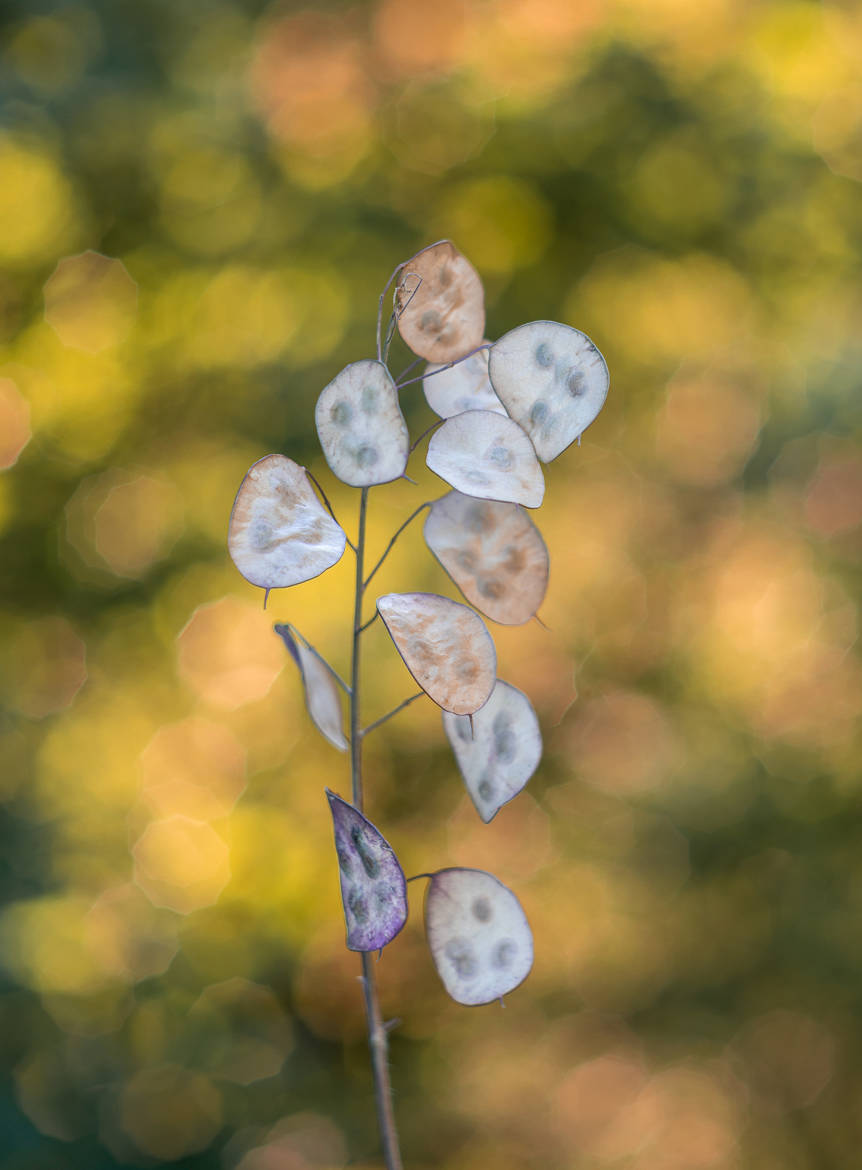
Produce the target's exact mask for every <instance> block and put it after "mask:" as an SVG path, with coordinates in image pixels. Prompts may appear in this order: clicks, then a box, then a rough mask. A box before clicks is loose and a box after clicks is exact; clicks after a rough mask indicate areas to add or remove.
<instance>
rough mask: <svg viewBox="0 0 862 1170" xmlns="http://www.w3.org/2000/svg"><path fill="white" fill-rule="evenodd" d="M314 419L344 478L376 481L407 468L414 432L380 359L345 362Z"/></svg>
mask: <svg viewBox="0 0 862 1170" xmlns="http://www.w3.org/2000/svg"><path fill="white" fill-rule="evenodd" d="M314 421H315V424H316V426H317V434H318V437H319V439H320V445H321V447H322V448H323V454H324V455H325V456H326V462H327V463H328V464H329V466H330V469H331V470H332V473H333V475H336V476H337V477H338V478H339V479H340V480H341V481H342V483H346V484H350V486H351V487H372V486H373V485H374V484H380V483H389V482H390V481H391V480H393V479H398V478H399V477H400V476H402V475H403V474H404V469H405V467H406V466H407V456H408V455H409V454H410V435H409V433H408V431H407V423H406V422H405V421H404V415H403V414H402V413H401V406H400V404H399V402H398V390H397V388H396V386H395V382H394V381H393V379H392V375H391V374H390V373H389V371H388V370H387V368H386V366H384V365H383V363H382V362H378V361H373V360H371V359H368V360H364V361H361V362H353V363H351V365H349V366H345V368H344V369H343V370H342V371H341V373H340V374H338V375H337V376H336V377H335V378H333V380H332V381H331V382H330V383H329V385H328V386H326V387H325V388H324V389H323V390H322V391H321V394H320V397H319V398H318V400H317V406H316V407H315V411H314Z"/></svg>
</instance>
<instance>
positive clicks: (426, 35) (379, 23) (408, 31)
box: [374, 0, 466, 76]
mask: <svg viewBox="0 0 862 1170" xmlns="http://www.w3.org/2000/svg"><path fill="white" fill-rule="evenodd" d="M465 30H466V5H465V3H464V0H438V2H436V3H434V4H423V5H417V4H414V3H413V2H412V0H380V3H378V6H377V10H376V12H375V16H374V36H375V41H376V44H377V48H378V50H379V52H380V54H381V56H382V58H383V60H384V61H385V63H386V64H387V65H388V66H389V68H390V69H391V70H392V71H393V73H396V74H405V75H409V76H415V74H417V73H422V72H427V73H443V72H446V71H448V70H449V69H451V68H452V66H453V65H455V64H457V62H458V60H459V59H460V57H461V56H462V54H463V49H464V35H465Z"/></svg>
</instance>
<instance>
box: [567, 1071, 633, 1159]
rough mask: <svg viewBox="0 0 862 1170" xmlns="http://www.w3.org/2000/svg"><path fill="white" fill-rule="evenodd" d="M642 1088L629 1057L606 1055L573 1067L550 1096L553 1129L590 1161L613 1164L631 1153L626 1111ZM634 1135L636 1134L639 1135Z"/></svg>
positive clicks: (630, 1136)
mask: <svg viewBox="0 0 862 1170" xmlns="http://www.w3.org/2000/svg"><path fill="white" fill-rule="evenodd" d="M646 1083H647V1072H646V1070H645V1068H644V1066H643V1063H642V1062H641V1061H640V1060H639V1059H637V1058H636V1057H635V1056H633V1055H631V1054H630V1053H626V1052H620V1053H615V1052H612V1053H608V1054H607V1055H604V1056H599V1057H596V1058H595V1059H594V1060H588V1061H585V1062H584V1063H583V1064H579V1065H577V1066H576V1067H575V1068H574V1069H572V1071H571V1072H570V1073H569V1074H568V1076H566V1077H565V1079H564V1080H563V1082H562V1084H561V1085H560V1086H559V1088H558V1089H557V1091H556V1092H555V1094H554V1099H553V1116H554V1122H555V1127H559V1129H560V1130H561V1132H562V1133H563V1134H564V1135H565V1136H566V1138H568V1140H569V1141H572V1142H574V1143H575V1144H576V1145H577V1148H578V1149H579V1150H583V1151H584V1153H585V1154H586V1155H587V1156H588V1157H590V1158H597V1159H599V1160H600V1161H602V1162H615V1161H617V1160H618V1159H619V1158H624V1157H625V1156H626V1155H629V1154H631V1153H633V1152H634V1149H636V1144H635V1145H634V1146H633V1145H632V1137H633V1135H632V1133H631V1132H630V1127H629V1126H627V1125H626V1122H627V1120H628V1112H629V1110H630V1109H631V1106H632V1104H633V1103H634V1101H635V1099H636V1097H637V1096H638V1094H639V1093H640V1092H641V1091H642V1090H643V1088H644V1087H645V1085H646ZM638 1136H639V1135H638Z"/></svg>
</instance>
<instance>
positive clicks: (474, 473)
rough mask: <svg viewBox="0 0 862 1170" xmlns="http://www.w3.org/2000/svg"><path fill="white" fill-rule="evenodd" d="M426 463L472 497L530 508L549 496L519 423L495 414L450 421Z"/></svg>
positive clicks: (469, 413) (466, 414)
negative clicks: (546, 493) (546, 494)
mask: <svg viewBox="0 0 862 1170" xmlns="http://www.w3.org/2000/svg"><path fill="white" fill-rule="evenodd" d="M425 462H426V463H427V464H428V466H429V467H430V468H431V470H432V471H433V472H435V473H436V474H437V475H439V476H440V478H441V479H445V480H446V482H447V483H448V484H450V485H451V486H452V487H453V488H456V489H457V490H458V491H459V492H464V493H465V495H468V496H478V497H479V498H480V499H484V500H508V501H509V502H510V503H513V504H525V505H526V506H527V507H528V508H538V507H539V505H540V504H541V502H542V500H543V499H544V496H545V477H544V476H543V475H542V469H541V467H540V466H539V461H538V459H536V452H535V451H534V450H533V444H532V443H531V442H530V440H529V439H528V438H527V436H526V434H525V433H524V431H523V430H522V429H521V428H520V427H519V426H518V424H517V423H516V422H513V421H512V420H511V419H510V418H507V417H505V416H504V415H499V414H494V412H493V411H490V410H468V411H465V412H464V414H456V415H455V417H454V418H449V419H447V420H446V422H444V423H443V425H442V427H440V428H439V429H438V430H436V431H435V432H434V434H433V435H432V436H431V440H430V442H429V443H428V454H427V455H426V456H425Z"/></svg>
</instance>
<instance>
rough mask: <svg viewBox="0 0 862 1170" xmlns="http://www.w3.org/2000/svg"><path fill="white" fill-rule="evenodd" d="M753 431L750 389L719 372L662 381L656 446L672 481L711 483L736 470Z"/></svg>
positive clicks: (755, 413) (756, 411)
mask: <svg viewBox="0 0 862 1170" xmlns="http://www.w3.org/2000/svg"><path fill="white" fill-rule="evenodd" d="M759 432H760V406H759V403H758V400H757V398H756V397H755V396H754V394H753V392H752V390H751V389H750V388H746V387H744V386H737V385H735V384H734V383H733V382H732V381H731V380H730V378H729V377H728V375H727V374H724V373H721V372H711V371H704V372H700V373H696V372H693V371H684V372H683V373H681V374H678V375H677V376H676V377H675V378H673V379H672V380H671V381H670V382H669V383H668V388H667V398H666V400H665V405H664V409H663V410H662V411H661V413H660V414H659V416H658V418H657V419H656V448H657V451H658V455H659V457H660V459H661V460H662V464H663V465H664V466H665V467H667V468H668V469H669V470H670V473H671V474H672V475H673V477H674V478H675V479H677V480H681V481H682V482H683V483H689V484H693V485H697V486H702V487H712V486H714V485H716V484H719V483H723V482H725V481H726V480H728V479H730V478H731V477H733V476H735V475H737V474H738V473H739V471H740V470H741V469H742V467H743V466H744V464H745V461H746V459H747V458H748V455H749V454H750V452H751V450H752V449H753V447H754V444H755V442H756V440H757V436H758V434H759Z"/></svg>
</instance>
